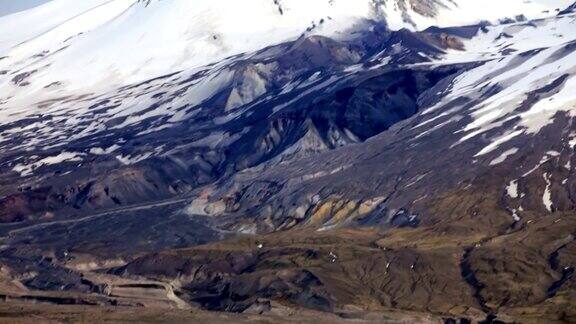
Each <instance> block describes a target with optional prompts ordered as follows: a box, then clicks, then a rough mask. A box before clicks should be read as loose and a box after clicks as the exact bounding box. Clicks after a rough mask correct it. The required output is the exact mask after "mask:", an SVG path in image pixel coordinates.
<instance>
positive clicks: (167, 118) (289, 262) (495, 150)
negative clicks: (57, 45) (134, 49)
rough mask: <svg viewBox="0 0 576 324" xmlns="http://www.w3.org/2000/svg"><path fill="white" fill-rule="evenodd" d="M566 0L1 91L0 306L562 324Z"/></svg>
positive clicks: (194, 316) (52, 311) (572, 51)
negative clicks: (105, 86)
mask: <svg viewBox="0 0 576 324" xmlns="http://www.w3.org/2000/svg"><path fill="white" fill-rule="evenodd" d="M430 3H434V2H430ZM140 5H142V3H140ZM574 7H575V6H574V5H572V6H570V7H567V9H565V10H558V11H557V12H554V13H552V14H550V15H549V17H547V18H542V19H536V20H526V19H525V18H524V17H517V18H516V19H509V20H506V21H502V22H501V23H498V24H494V25H490V24H485V23H483V24H479V25H472V26H466V27H450V28H438V27H431V28H428V29H426V30H424V31H419V32H413V31H409V30H406V29H403V30H400V31H391V30H390V29H388V28H386V26H382V25H381V24H379V23H377V22H376V21H373V20H362V23H361V24H359V25H356V26H355V27H356V29H355V30H354V31H353V32H351V33H350V34H347V35H353V37H351V36H347V37H334V36H327V35H317V34H313V33H312V31H313V29H312V30H309V31H308V32H310V33H311V34H306V33H305V34H303V35H302V36H301V37H299V38H297V39H296V40H293V41H289V42H284V43H280V44H278V45H273V46H269V47H267V48H264V49H261V50H258V51H255V52H250V53H246V54H239V55H236V56H231V57H228V58H226V59H223V60H222V61H220V62H218V63H215V64H212V65H207V66H203V67H201V68H196V69H191V70H183V71H176V72H172V73H169V74H166V75H164V76H161V77H155V78H151V79H148V80H146V81H142V82H136V83H134V84H130V85H125V86H122V87H117V88H112V89H111V90H107V91H103V92H96V91H94V92H89V91H87V92H86V93H78V92H73V93H69V94H68V95H66V96H57V97H50V98H49V99H46V100H43V101H41V102H38V103H35V104H34V105H35V106H34V109H35V110H33V111H35V112H37V111H38V110H37V109H41V110H42V113H38V114H36V113H26V114H18V113H16V112H17V111H16V110H15V109H16V108H17V103H19V101H18V100H20V99H19V98H18V95H16V96H15V97H7V98H4V99H3V100H2V101H1V102H0V105H1V106H0V107H2V110H1V112H2V114H3V115H2V116H4V117H6V123H4V124H2V125H0V132H1V133H0V136H1V137H0V139H1V142H0V143H1V145H2V148H3V150H2V151H1V152H0V184H1V186H0V195H1V196H0V219H1V220H2V224H1V225H0V235H1V236H2V238H1V239H2V248H1V251H0V264H1V268H0V269H1V271H0V276H1V277H0V295H1V297H2V298H1V299H2V300H3V301H5V303H3V304H1V305H0V306H1V308H2V309H3V311H2V316H3V317H5V318H6V319H7V321H14V320H18V319H22V320H27V319H29V318H31V317H34V316H40V317H41V318H45V319H48V320H72V321H76V320H82V319H83V318H86V317H87V316H91V317H92V316H98V320H102V321H105V320H112V321H114V320H115V321H127V320H139V321H159V320H165V321H168V322H170V321H180V320H182V321H183V320H190V321H192V320H197V321H199V320H222V319H225V320H226V319H233V320H236V321H252V320H261V321H264V322H277V321H280V320H288V318H292V320H294V321H296V322H307V321H315V320H316V318H319V320H320V321H326V322H338V321H347V320H356V321H366V322H395V321H396V322H397V321H409V322H410V321H412V322H442V321H444V322H446V323H454V322H461V323H466V322H469V321H478V322H481V321H483V322H487V323H490V322H495V321H504V322H522V323H525V322H526V323H529V322H534V323H541V322H551V323H552V322H574V321H576V304H575V303H574V301H573V300H574V297H576V296H575V294H576V290H575V289H576V286H575V285H576V282H575V281H574V280H576V279H574V271H575V270H574V269H575V268H574V267H576V242H575V240H576V238H575V237H576V236H575V235H576V233H575V232H576V215H575V213H574V201H575V198H574V188H573V187H574V183H575V182H574V176H573V174H572V173H573V172H572V170H573V163H574V162H573V161H572V159H573V157H574V150H575V146H576V142H575V141H574V140H575V139H576V131H575V130H574V129H575V127H576V126H575V125H574V111H576V106H575V105H576V96H575V93H576V92H575V90H576V89H575V84H576V78H575V74H576V33H575V32H574V30H576V28H575V25H576V14H575V13H574ZM535 39H537V40H538V41H537V42H535V41H534V40H535ZM213 40H215V39H213ZM32 71H33V70H32ZM32 71H28V72H22V73H16V74H14V73H15V72H14V71H8V72H6V74H4V75H8V74H9V75H10V78H9V82H11V85H10V86H11V87H21V88H23V89H26V87H30V86H34V85H35V84H36V83H38V80H41V78H40V77H38V75H35V73H36V72H32ZM40 73H41V72H40ZM51 86H54V87H58V86H59V85H58V84H54V85H51ZM50 88H51V87H48V89H50ZM46 91H48V90H46ZM56 93H60V92H59V91H56ZM163 309H170V310H173V313H170V315H165V316H166V317H164V318H162V315H161V314H165V313H162V311H160V310H163ZM98 310H106V311H107V312H108V311H110V312H111V313H110V315H102V314H99V315H95V312H98ZM224 312H226V313H228V314H226V313H224ZM229 313H234V314H229ZM159 317H160V318H159Z"/></svg>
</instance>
